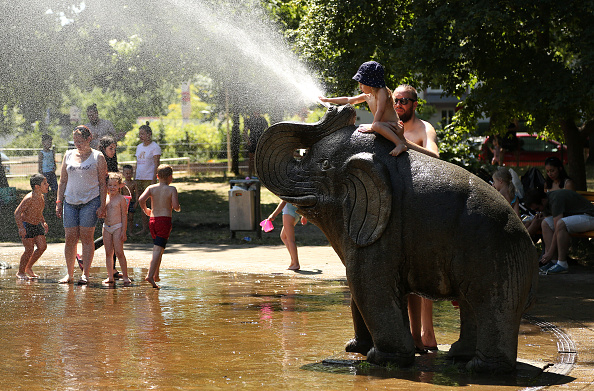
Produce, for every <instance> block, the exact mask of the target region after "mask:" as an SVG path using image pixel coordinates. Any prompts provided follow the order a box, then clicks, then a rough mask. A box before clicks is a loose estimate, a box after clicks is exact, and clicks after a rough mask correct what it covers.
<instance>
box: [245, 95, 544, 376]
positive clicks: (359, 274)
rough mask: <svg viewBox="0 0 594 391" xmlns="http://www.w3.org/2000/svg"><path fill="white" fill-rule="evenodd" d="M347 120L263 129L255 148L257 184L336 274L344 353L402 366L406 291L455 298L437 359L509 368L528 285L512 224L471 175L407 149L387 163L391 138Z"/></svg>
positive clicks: (475, 367) (336, 115)
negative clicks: (453, 325)
mask: <svg viewBox="0 0 594 391" xmlns="http://www.w3.org/2000/svg"><path fill="white" fill-rule="evenodd" d="M354 122H355V110H354V109H353V107H352V106H350V105H346V106H340V107H331V108H329V109H328V111H327V112H326V114H325V115H324V117H323V118H322V119H321V120H320V121H319V122H317V123H313V124H305V123H297V122H281V123H277V124H274V125H273V126H271V127H270V128H268V129H267V130H266V131H265V132H264V134H263V135H262V137H261V138H260V140H259V142H258V146H257V149H256V170H257V173H258V177H259V178H260V180H261V182H262V184H263V185H264V186H266V188H268V189H269V190H270V191H271V192H273V193H274V194H276V195H278V196H279V197H280V198H281V199H283V200H285V201H287V202H289V203H292V204H294V205H295V206H297V207H298V211H299V213H301V214H302V215H303V216H305V217H307V219H308V220H309V221H310V222H312V223H314V224H315V225H316V226H318V227H319V228H320V229H321V230H322V232H323V233H324V234H325V235H326V237H327V238H328V240H329V242H330V244H331V245H332V247H333V249H334V250H335V251H336V253H337V254H338V256H339V257H340V259H341V261H342V263H343V264H344V265H345V267H346V275H347V280H348V286H349V289H350V292H351V311H352V318H353V326H354V329H355V336H354V338H353V339H352V340H350V341H349V342H348V343H347V345H346V350H347V351H349V352H358V353H361V354H363V355H366V356H367V361H369V362H371V363H375V364H380V365H381V364H387V363H393V364H396V365H398V366H409V365H412V364H413V363H414V357H415V347H414V343H413V339H412V336H411V333H410V328H409V320H408V312H407V297H408V295H409V294H410V293H415V294H418V295H420V296H423V297H426V298H429V299H432V300H457V301H458V303H459V305H460V318H461V326H460V337H459V339H458V341H456V342H455V343H453V344H452V346H451V348H450V350H449V353H448V355H449V357H452V358H455V359H460V360H467V361H468V363H467V365H466V367H467V369H469V370H472V371H475V372H499V373H502V372H510V371H513V370H515V367H516V358H517V345H518V331H519V327H520V321H521V317H522V314H523V312H524V311H525V310H526V309H528V308H529V306H530V304H531V303H532V301H533V297H534V293H535V290H536V283H537V280H538V270H537V263H538V262H537V252H536V249H535V247H534V244H533V243H532V240H531V239H530V236H529V235H528V233H527V231H526V230H525V228H524V226H523V224H522V222H521V221H520V219H519V218H518V216H517V215H516V214H515V213H514V211H513V210H512V208H511V207H510V205H509V204H508V202H507V201H506V200H505V199H504V198H503V197H502V196H501V195H500V194H499V193H498V192H497V191H496V190H495V189H494V188H493V187H491V186H489V185H488V184H487V183H486V182H484V181H483V180H482V179H480V178H478V177H477V176H475V175H473V174H471V173H469V172H468V171H466V170H465V169H463V168H461V167H458V166H455V165H453V164H450V163H447V162H444V161H441V160H439V159H435V158H432V157H429V156H426V155H423V154H421V153H417V152H416V151H412V150H410V151H408V152H405V153H403V154H401V155H399V156H398V157H393V156H390V155H389V152H390V150H391V149H392V148H393V145H392V143H391V142H389V141H388V140H386V139H384V138H383V137H381V136H376V135H375V134H370V133H361V132H358V131H356V127H355V126H354ZM298 149H305V150H306V153H305V155H304V156H303V157H301V158H299V157H295V155H294V152H295V151H296V150H298Z"/></svg>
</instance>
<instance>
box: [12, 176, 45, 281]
mask: <svg viewBox="0 0 594 391" xmlns="http://www.w3.org/2000/svg"><path fill="white" fill-rule="evenodd" d="M29 182H30V183H31V189H33V191H31V192H30V193H29V194H27V195H26V196H25V198H23V200H22V201H21V203H20V204H19V206H17V208H16V210H15V211H14V219H15V220H16V224H17V227H18V229H19V236H20V237H21V240H22V242H23V246H25V251H24V252H23V255H21V262H20V264H19V271H18V273H17V274H16V276H17V278H18V279H19V280H29V279H32V278H38V276H37V275H36V274H35V273H33V269H32V266H33V265H34V264H35V262H37V260H38V259H39V257H41V255H42V254H43V252H44V251H45V249H46V248H47V244H46V242H45V234H47V230H48V226H47V223H46V222H45V219H44V217H43V208H45V199H44V196H43V195H44V194H47V191H48V189H49V184H48V183H47V179H46V178H45V177H44V176H43V175H41V174H34V175H32V176H31V179H30V180H29ZM35 246H37V249H36V250H34V249H35Z"/></svg>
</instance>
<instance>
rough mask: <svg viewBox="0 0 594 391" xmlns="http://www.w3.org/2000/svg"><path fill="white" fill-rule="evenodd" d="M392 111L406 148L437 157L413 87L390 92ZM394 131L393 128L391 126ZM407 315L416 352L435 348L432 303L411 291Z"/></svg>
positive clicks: (432, 131) (434, 139)
mask: <svg viewBox="0 0 594 391" xmlns="http://www.w3.org/2000/svg"><path fill="white" fill-rule="evenodd" d="M392 98H393V100H394V110H396V114H398V117H399V118H400V120H401V121H402V126H403V128H404V132H403V136H402V138H403V140H404V143H405V144H406V146H407V148H408V149H412V150H415V151H417V152H420V153H423V154H425V155H428V156H431V157H434V158H436V159H438V158H439V148H438V146H437V133H436V132H435V129H434V128H433V126H432V125H431V124H430V123H429V122H427V121H423V120H422V119H420V118H418V117H417V114H416V110H417V106H418V95H417V90H416V89H415V88H414V87H413V86H411V85H408V84H401V85H399V86H398V87H396V89H395V90H394V93H393V94H392ZM394 131H396V129H394ZM408 317H409V319H410V331H411V334H412V337H413V341H414V343H415V348H416V350H417V352H420V353H425V352H427V350H437V340H436V339H435V331H434V328H433V302H432V301H431V300H429V299H426V298H424V297H421V296H417V295H415V294H411V295H409V296H408Z"/></svg>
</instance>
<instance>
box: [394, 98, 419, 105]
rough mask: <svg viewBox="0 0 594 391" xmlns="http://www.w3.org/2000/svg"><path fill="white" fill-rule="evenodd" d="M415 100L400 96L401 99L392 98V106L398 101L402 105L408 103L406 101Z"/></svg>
mask: <svg viewBox="0 0 594 391" xmlns="http://www.w3.org/2000/svg"><path fill="white" fill-rule="evenodd" d="M409 101H410V102H416V101H417V100H416V99H411V98H402V99H398V98H394V106H396V104H398V103H400V104H401V105H402V106H406V105H407V104H408V102H409Z"/></svg>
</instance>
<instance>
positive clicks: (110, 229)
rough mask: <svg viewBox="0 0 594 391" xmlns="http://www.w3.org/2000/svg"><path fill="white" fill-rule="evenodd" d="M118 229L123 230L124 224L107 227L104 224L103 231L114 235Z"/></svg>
mask: <svg viewBox="0 0 594 391" xmlns="http://www.w3.org/2000/svg"><path fill="white" fill-rule="evenodd" d="M118 228H122V223H117V224H114V225H107V224H105V223H103V229H105V230H106V231H107V232H109V233H110V234H113V233H114V232H115V231H116V230H117V229H118Z"/></svg>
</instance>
